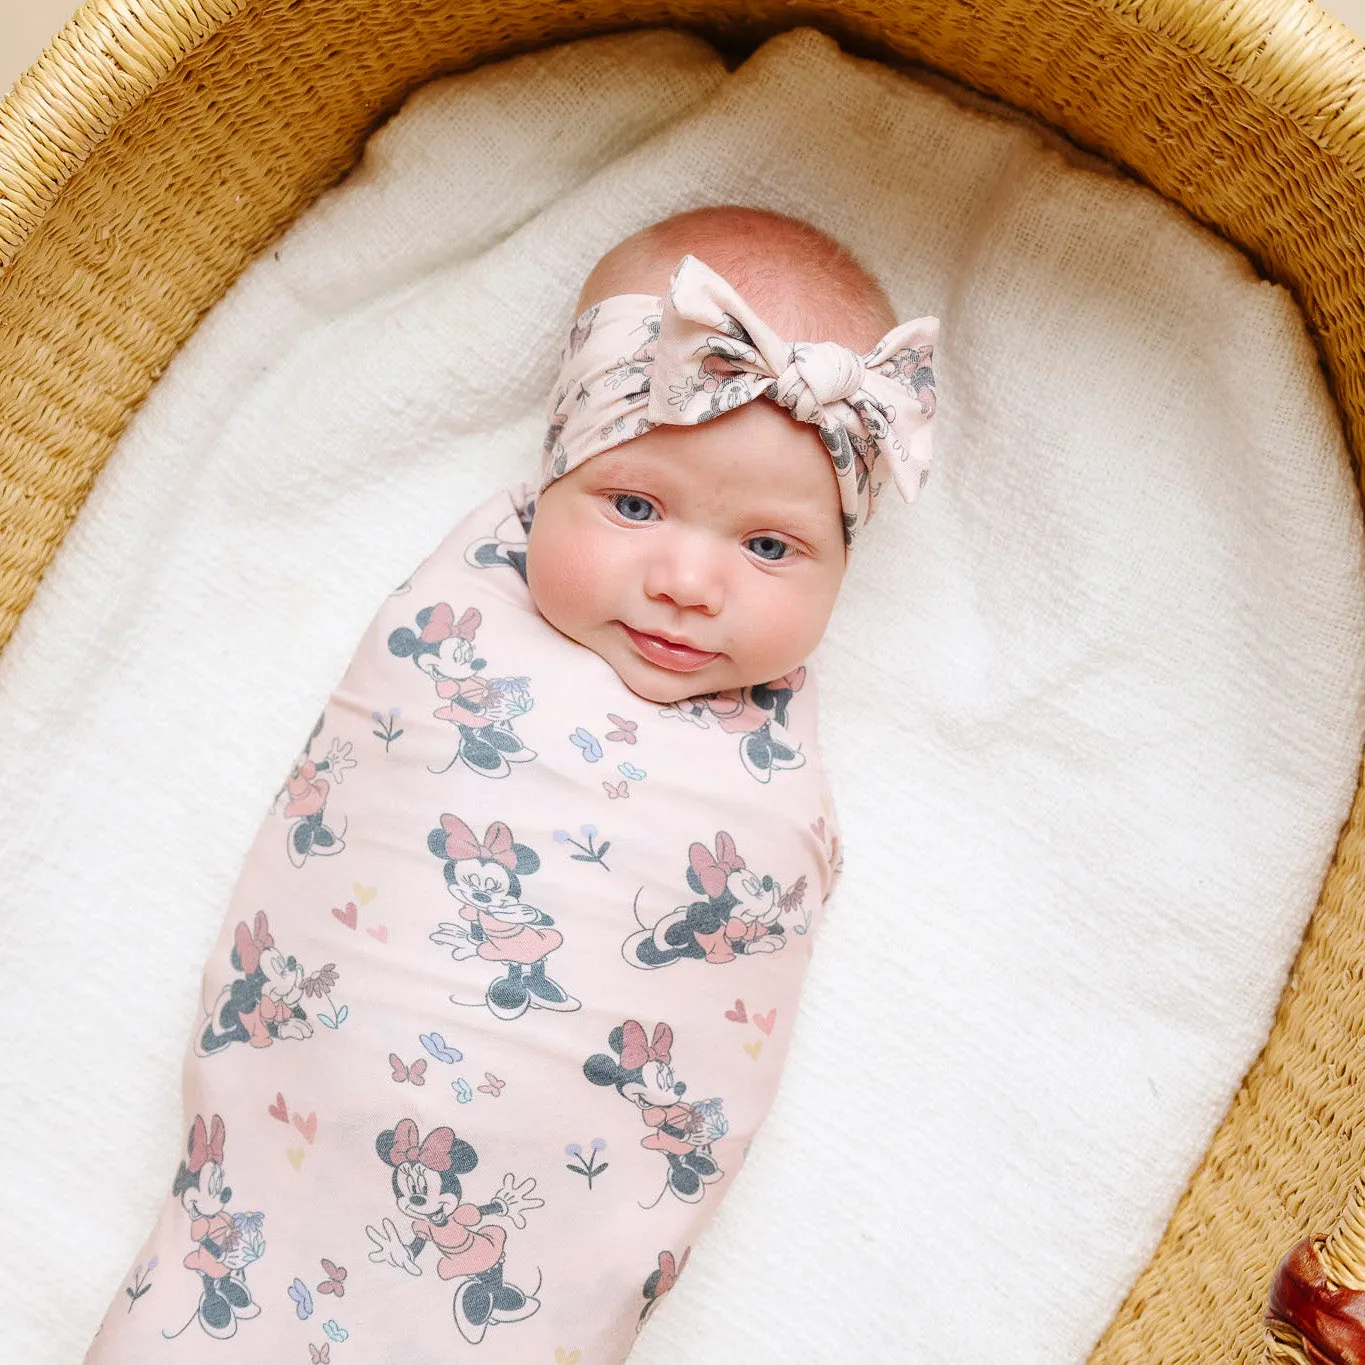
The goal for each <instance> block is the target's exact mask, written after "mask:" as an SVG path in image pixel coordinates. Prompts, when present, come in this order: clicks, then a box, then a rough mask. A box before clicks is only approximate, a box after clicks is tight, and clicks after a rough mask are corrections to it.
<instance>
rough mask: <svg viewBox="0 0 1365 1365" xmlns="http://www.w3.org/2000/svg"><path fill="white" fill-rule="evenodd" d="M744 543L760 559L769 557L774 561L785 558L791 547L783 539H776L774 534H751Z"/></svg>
mask: <svg viewBox="0 0 1365 1365" xmlns="http://www.w3.org/2000/svg"><path fill="white" fill-rule="evenodd" d="M745 543H746V544H747V545H748V547H749V550H750V551H751V552H752V553H753V554H756V555H757V556H758V557H759V558H760V559H770V560H772V561H773V562H774V563H776V561H777V560H779V559H785V558H786V555H787V551H788V550H790V549H791V546H790V545H788V544H787V542H786V541H785V540H778V538H777V537H776V536H751V537H750V538H749V539H748V541H746V542H745Z"/></svg>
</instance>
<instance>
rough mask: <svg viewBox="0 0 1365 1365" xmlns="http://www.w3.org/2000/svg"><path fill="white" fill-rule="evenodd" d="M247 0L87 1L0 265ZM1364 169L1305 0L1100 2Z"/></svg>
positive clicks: (9, 181)
mask: <svg viewBox="0 0 1365 1365" xmlns="http://www.w3.org/2000/svg"><path fill="white" fill-rule="evenodd" d="M251 3H253V0H87V3H86V4H84V5H83V6H82V7H81V8H80V9H79V10H78V11H77V12H76V14H75V15H74V16H73V17H72V18H71V19H70V20H69V21H68V22H67V24H66V25H65V26H64V27H63V28H62V30H61V32H60V33H58V34H57V35H56V37H55V38H53V40H52V42H51V44H50V45H49V46H48V47H47V49H46V50H45V51H44V52H43V54H42V56H41V57H39V59H38V60H37V62H35V63H34V65H33V66H31V67H30V68H29V69H28V70H27V71H26V72H24V73H23V75H21V76H20V77H19V80H18V81H17V82H16V83H15V85H14V87H13V89H12V90H11V91H10V93H9V95H8V96H7V97H6V98H5V99H4V100H3V101H0V271H3V270H4V269H5V268H6V267H7V266H8V265H9V264H10V263H11V262H12V261H13V260H14V258H15V256H16V254H17V253H18V251H19V249H20V248H21V247H22V246H23V244H24V242H25V241H26V240H27V239H28V237H29V235H30V234H31V233H32V232H33V231H34V230H35V229H36V228H37V226H38V224H39V223H40V222H41V221H42V219H43V216H44V215H45V214H46V212H47V211H48V209H49V208H50V207H51V206H52V204H53V203H54V202H55V200H56V198H57V196H58V195H59V194H60V192H61V189H62V186H63V185H64V184H65V182H66V181H67V180H68V179H69V178H70V177H71V176H72V175H73V174H74V173H75V172H76V171H77V170H78V169H79V168H80V167H81V165H82V164H83V163H84V162H85V160H86V158H87V157H88V156H89V155H90V153H91V152H92V151H93V150H94V149H95V147H96V146H97V145H98V144H99V142H100V141H101V139H103V138H104V137H105V136H106V135H107V134H108V133H109V131H110V130H111V129H112V128H113V127H114V126H115V125H116V124H117V123H118V121H119V120H120V119H121V118H123V117H124V115H126V114H127V113H128V112H129V111H130V110H131V109H133V108H134V107H135V106H136V105H137V104H138V103H139V102H140V101H142V100H143V99H145V98H146V97H147V96H148V95H149V94H151V93H152V91H154V90H155V89H156V88H157V86H158V85H159V84H160V83H161V82H162V81H163V80H164V79H165V78H166V77H167V76H168V75H169V74H170V73H171V72H172V71H173V70H174V69H175V67H176V65H177V64H178V63H179V62H180V61H181V60H182V59H183V58H184V57H185V56H186V55H187V54H188V53H189V52H191V51H193V49H194V48H195V47H197V46H198V45H199V44H201V43H203V42H204V41H205V40H206V39H207V38H209V37H211V36H212V34H213V33H215V32H216V31H217V30H218V29H219V28H220V27H221V26H222V25H223V24H225V23H226V22H227V21H228V20H230V19H232V18H234V17H235V16H236V15H237V14H239V13H240V12H241V11H242V10H244V9H245V8H247V7H248V5H250V4H251ZM1098 3H1107V4H1109V6H1110V8H1111V11H1112V13H1113V14H1114V15H1115V17H1117V18H1119V19H1120V20H1121V21H1123V22H1126V23H1129V24H1131V25H1133V26H1135V27H1140V28H1146V29H1148V30H1150V31H1152V32H1155V33H1157V34H1160V35H1161V36H1163V37H1164V38H1166V39H1167V40H1169V41H1172V42H1174V43H1176V44H1178V45H1180V46H1183V47H1186V48H1188V49H1189V50H1190V51H1191V52H1192V53H1197V54H1198V56H1199V57H1200V59H1201V60H1202V61H1204V62H1206V63H1207V64H1208V65H1209V66H1210V67H1211V68H1212V69H1214V70H1216V71H1219V72H1221V73H1222V74H1224V75H1226V76H1228V77H1229V78H1231V79H1232V80H1234V81H1236V82H1238V83H1239V84H1241V85H1242V86H1243V87H1244V88H1246V89H1247V90H1248V91H1250V92H1251V93H1252V94H1253V95H1255V97H1256V98H1257V99H1259V100H1261V101H1262V102H1263V103H1265V104H1267V105H1269V106H1271V107H1272V108H1274V109H1276V110H1277V111H1278V112H1280V113H1281V114H1283V115H1284V116H1285V117H1286V118H1289V119H1291V120H1292V121H1293V122H1294V123H1295V124H1296V125H1297V126H1298V127H1299V128H1300V129H1301V130H1302V131H1303V133H1304V134H1305V135H1306V136H1307V137H1309V138H1310V139H1312V140H1313V141H1314V142H1316V143H1317V144H1318V145H1320V146H1321V147H1323V148H1324V150H1326V151H1328V152H1330V153H1332V154H1333V155H1334V156H1336V157H1338V158H1339V159H1340V160H1341V161H1342V162H1343V163H1344V164H1345V165H1346V166H1348V167H1349V168H1350V170H1351V171H1352V172H1353V173H1354V174H1356V175H1357V176H1360V177H1362V178H1365V44H1363V43H1362V42H1361V41H1360V40H1358V39H1357V38H1356V37H1355V36H1354V34H1352V33H1351V31H1350V30H1349V29H1347V28H1346V27H1345V25H1344V24H1342V23H1341V22H1340V21H1339V20H1337V19H1336V18H1334V17H1333V16H1332V15H1330V14H1327V13H1326V12H1325V11H1323V10H1321V9H1319V8H1318V7H1317V5H1316V4H1315V3H1313V0H1241V2H1240V3H1233V4H1216V3H1208V0H1098Z"/></svg>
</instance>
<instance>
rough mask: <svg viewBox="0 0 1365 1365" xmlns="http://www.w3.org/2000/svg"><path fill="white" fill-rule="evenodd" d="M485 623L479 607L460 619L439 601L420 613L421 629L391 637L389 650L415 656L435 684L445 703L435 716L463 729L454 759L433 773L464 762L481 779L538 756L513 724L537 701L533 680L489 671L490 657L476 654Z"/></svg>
mask: <svg viewBox="0 0 1365 1365" xmlns="http://www.w3.org/2000/svg"><path fill="white" fill-rule="evenodd" d="M482 622H483V615H482V614H481V613H480V611H479V610H478V608H477V607H470V608H469V609H468V610H467V611H466V612H464V614H463V615H462V616H460V618H459V619H458V620H457V619H456V617H455V612H454V610H453V609H452V608H451V606H450V604H449V603H448V602H437V603H436V605H435V606H432V607H423V608H422V610H421V611H419V612H418V613H417V616H416V623H417V630H416V631H413V630H410V629H409V628H408V627H407V626H400V627H399V628H398V629H397V630H395V631H394V632H393V633H392V634H391V635H390V636H389V653H390V654H393V655H396V656H397V657H398V658H400V659H411V660H412V661H413V663H414V664H416V665H417V667H418V668H420V669H421V670H422V672H423V673H425V674H426V675H427V676H428V677H429V678H430V679H431V680H432V682H434V683H435V684H436V695H437V696H438V697H439V698H440V699H441V700H442V701H443V702H444V703H445V705H444V706H439V707H437V709H436V710H435V711H433V712H432V715H433V716H435V717H436V719H437V720H448V721H449V722H450V723H451V724H452V725H453V726H455V728H456V729H457V730H458V731H459V732H460V744H459V748H458V749H457V750H456V751H455V757H454V758H452V759H451V760H450V762H449V763H447V764H446V766H445V767H444V768H441V769H439V770H437V769H433V770H432V771H440V772H446V771H448V770H449V769H450V768H451V767H452V766H453V765H454V764H455V763H457V762H459V763H463V764H464V765H465V767H466V768H468V769H469V770H470V771H471V772H474V773H478V774H479V775H480V776H482V777H506V776H507V774H508V773H510V772H511V771H512V769H511V767H510V766H509V765H510V764H513V763H529V762H530V761H531V760H532V759H534V758H535V756H536V754H535V750H534V749H528V748H527V747H526V745H524V744H523V743H522V742H521V740H520V739H519V738H518V737H517V733H516V731H515V730H514V729H513V728H512V722H513V721H514V720H516V718H517V717H518V716H524V715H525V714H526V713H527V712H528V711H529V710H530V709H531V708H532V706H534V705H535V703H534V702H533V701H532V700H531V693H530V690H529V685H530V681H531V680H530V679H529V678H490V677H488V676H487V675H486V674H485V672H484V670H485V668H486V667H487V666H488V665H487V661H486V660H484V659H480V658H478V657H476V655H475V653H474V636H475V634H476V633H477V632H478V629H479V626H480V625H481V624H482Z"/></svg>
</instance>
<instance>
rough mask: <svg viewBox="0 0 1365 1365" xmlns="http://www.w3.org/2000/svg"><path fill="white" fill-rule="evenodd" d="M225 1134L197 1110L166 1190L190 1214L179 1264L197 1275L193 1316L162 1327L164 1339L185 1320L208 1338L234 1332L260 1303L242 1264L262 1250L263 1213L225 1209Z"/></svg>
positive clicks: (228, 1191)
mask: <svg viewBox="0 0 1365 1365" xmlns="http://www.w3.org/2000/svg"><path fill="white" fill-rule="evenodd" d="M226 1137H227V1133H226V1130H225V1129H224V1127H223V1120H222V1119H221V1118H219V1117H218V1115H217V1114H215V1115H214V1116H213V1121H212V1123H211V1125H205V1123H204V1118H203V1115H202V1114H196V1115H195V1116H194V1123H193V1124H192V1125H191V1126H190V1137H189V1155H188V1156H187V1157H186V1158H185V1160H183V1161H182V1162H181V1163H180V1170H179V1171H178V1172H177V1173H176V1177H175V1183H174V1184H173V1185H172V1186H171V1192H172V1193H173V1194H174V1195H175V1196H176V1197H177V1198H178V1199H179V1200H180V1204H181V1207H182V1208H183V1209H184V1210H185V1212H186V1213H187V1214H188V1215H189V1218H190V1240H191V1241H192V1242H193V1243H194V1250H193V1251H191V1252H190V1254H189V1255H188V1256H186V1257H185V1260H184V1265H185V1268H186V1269H187V1270H192V1271H194V1272H195V1274H197V1275H198V1276H199V1278H200V1282H201V1287H200V1293H199V1304H198V1307H197V1308H196V1309H195V1311H194V1314H193V1316H191V1317H190V1319H189V1320H188V1321H187V1322H186V1323H185V1324H184V1326H182V1327H180V1328H178V1329H177V1330H176V1331H174V1332H164V1331H163V1332H162V1334H161V1335H162V1336H163V1337H166V1338H167V1339H168V1340H171V1339H174V1338H175V1337H178V1336H179V1335H180V1333H181V1332H183V1331H184V1330H185V1328H187V1327H189V1325H190V1323H192V1322H198V1323H199V1326H200V1327H201V1328H203V1330H204V1331H205V1332H207V1333H208V1334H209V1336H211V1337H218V1338H220V1339H224V1338H227V1337H230V1336H235V1335H236V1332H237V1324H238V1322H242V1321H247V1320H249V1319H251V1318H254V1317H256V1316H257V1315H258V1314H259V1313H260V1311H261V1308H260V1305H259V1304H258V1303H256V1302H254V1301H253V1299H252V1297H251V1291H250V1290H249V1289H248V1288H247V1283H246V1268H247V1266H249V1265H250V1264H251V1263H252V1262H253V1261H258V1260H260V1258H261V1256H262V1255H263V1254H264V1252H265V1237H264V1235H263V1233H262V1225H263V1223H264V1222H265V1215H264V1214H263V1213H232V1214H230V1213H228V1212H227V1208H226V1206H227V1204H228V1202H229V1200H231V1198H232V1190H231V1189H230V1188H229V1187H228V1185H227V1184H226V1182H225V1177H224V1175H223V1144H224V1142H225V1140H226Z"/></svg>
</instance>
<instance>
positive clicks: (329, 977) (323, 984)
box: [299, 962, 339, 996]
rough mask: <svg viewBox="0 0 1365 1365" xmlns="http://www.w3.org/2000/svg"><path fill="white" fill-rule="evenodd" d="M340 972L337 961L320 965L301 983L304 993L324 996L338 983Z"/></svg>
mask: <svg viewBox="0 0 1365 1365" xmlns="http://www.w3.org/2000/svg"><path fill="white" fill-rule="evenodd" d="M338 976H339V973H338V972H337V965H336V963H335V962H328V963H326V964H324V965H323V966H321V967H319V968H318V969H317V971H315V972H310V973H309V974H308V975H307V976H305V977H304V978H303V980H302V981H301V982H300V983H299V987H300V989H301V990H302V991H303V993H304V995H315V996H322V995H327V994H329V993H330V992H331V990H332V988H333V987H334V986H335V985H336V983H337V978H338Z"/></svg>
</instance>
